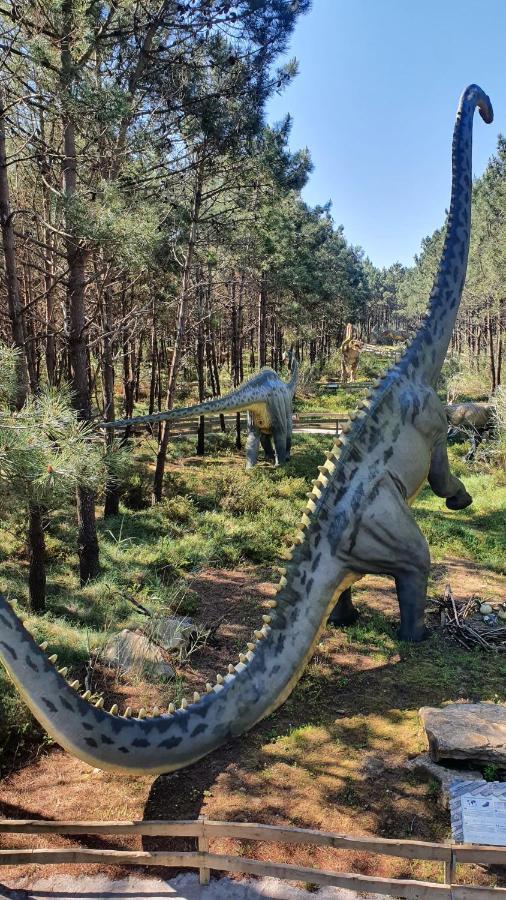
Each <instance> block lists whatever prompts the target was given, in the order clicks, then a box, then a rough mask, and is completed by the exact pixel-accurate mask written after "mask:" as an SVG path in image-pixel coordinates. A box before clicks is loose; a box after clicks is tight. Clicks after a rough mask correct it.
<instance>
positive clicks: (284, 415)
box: [101, 355, 298, 469]
mask: <svg viewBox="0 0 506 900" xmlns="http://www.w3.org/2000/svg"><path fill="white" fill-rule="evenodd" d="M290 368H291V375H290V379H289V380H288V381H283V380H282V379H281V378H280V377H279V375H278V374H277V372H275V371H274V369H270V368H268V367H267V366H266V367H265V368H263V369H261V370H260V372H258V374H257V375H253V376H252V378H249V379H248V380H247V381H245V382H244V383H243V384H241V386H240V387H238V388H237V390H235V391H231V393H230V394H227V395H226V396H225V397H218V398H216V399H215V400H208V401H206V402H205V403H198V404H195V405H193V406H183V407H180V408H179V409H171V410H166V411H164V412H160V413H154V414H153V415H149V416H137V417H135V418H132V419H118V420H116V421H115V422H103V423H102V425H101V427H102V428H126V427H128V426H131V425H145V424H147V423H153V422H178V421H181V420H182V419H189V418H195V417H196V416H200V415H204V414H205V413H225V412H228V413H231V412H241V411H242V410H247V411H248V437H247V439H246V468H247V469H250V468H251V467H252V466H254V465H255V464H256V462H257V458H258V449H259V445H260V444H262V447H263V449H264V450H265V454H266V456H267V458H268V459H274V461H275V463H276V465H282V464H283V463H285V462H288V460H289V459H290V449H291V446H292V430H293V426H292V415H293V398H294V394H295V389H296V386H297V376H298V363H297V360H296V359H295V356H293V355H290ZM273 443H274V450H273V448H272V444H273Z"/></svg>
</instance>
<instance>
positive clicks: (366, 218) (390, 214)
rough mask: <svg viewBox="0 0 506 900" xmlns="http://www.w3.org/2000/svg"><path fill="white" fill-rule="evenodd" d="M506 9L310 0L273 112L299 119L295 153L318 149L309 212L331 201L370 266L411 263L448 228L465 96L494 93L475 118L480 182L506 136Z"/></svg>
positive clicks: (458, 0) (433, 1)
mask: <svg viewBox="0 0 506 900" xmlns="http://www.w3.org/2000/svg"><path fill="white" fill-rule="evenodd" d="M505 47H506V2H505V0H313V8H312V10H311V12H310V13H309V14H308V15H306V16H302V17H301V18H300V19H299V21H298V24H297V27H296V30H295V32H294V34H293V37H292V40H291V42H290V48H289V50H288V53H287V58H290V57H293V56H295V57H297V59H298V60H299V75H298V76H297V78H296V79H295V80H294V81H293V82H292V84H291V85H290V86H289V87H288V88H287V89H286V90H285V91H284V92H283V93H282V94H281V95H280V96H276V97H273V98H272V99H271V100H270V102H269V105H268V110H267V117H268V121H269V122H275V121H278V120H280V119H281V118H283V116H284V115H286V113H288V112H289V113H290V114H291V115H292V116H293V129H292V135H291V141H290V143H291V147H292V149H297V148H299V147H305V146H307V147H309V150H310V152H311V156H312V159H313V163H314V171H313V173H312V175H311V177H310V181H309V184H308V185H307V187H306V188H305V189H304V199H305V200H306V201H307V202H308V203H310V204H311V205H315V204H317V203H325V202H326V201H327V200H331V201H332V212H333V216H334V219H335V221H336V224H343V225H344V229H345V234H346V237H347V238H348V240H349V241H350V242H351V243H353V244H360V245H361V246H362V247H363V248H364V250H365V252H366V253H367V255H368V256H369V257H370V258H371V259H372V261H373V263H375V265H378V266H387V265H390V264H391V263H393V262H395V261H397V260H399V261H400V262H402V263H404V264H406V265H409V264H411V263H412V262H413V256H414V254H415V253H417V252H418V250H419V248H420V242H421V240H422V238H423V237H424V236H425V235H427V234H431V233H432V232H433V231H434V229H435V228H437V227H438V226H440V225H441V224H442V222H443V220H444V215H445V209H446V208H447V206H448V203H449V195H450V146H451V135H452V130H453V120H454V116H455V110H456V108H457V103H458V98H459V96H460V93H461V91H462V89H463V88H464V87H465V86H466V85H467V84H470V83H471V82H476V83H477V84H480V85H481V87H483V88H484V90H485V91H486V92H487V93H488V94H489V96H490V98H491V100H492V103H493V106H494V112H495V120H494V123H493V124H492V125H489V126H486V125H485V124H484V123H483V122H482V121H481V119H480V118H479V117H478V116H477V117H476V120H475V132H474V166H473V167H474V173H475V175H479V174H481V172H482V171H483V169H484V167H485V166H486V164H487V161H488V159H489V157H490V156H491V155H492V154H493V152H494V150H495V147H496V143H497V135H498V134H499V132H501V131H502V132H505V131H506V77H505V76H506V49H505Z"/></svg>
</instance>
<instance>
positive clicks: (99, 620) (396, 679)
mask: <svg viewBox="0 0 506 900" xmlns="http://www.w3.org/2000/svg"><path fill="white" fill-rule="evenodd" d="M325 402H327V398H325ZM355 402H356V400H355ZM333 409H334V410H335V411H336V412H338V411H339V409H336V407H333ZM194 444H195V441H194V439H193V438H186V439H184V440H181V441H178V442H174V443H173V444H172V445H171V447H170V459H169V465H168V468H167V475H166V481H165V499H164V501H163V502H162V503H161V504H160V505H159V506H157V507H156V508H152V507H150V506H148V505H147V503H146V498H147V496H148V495H149V482H150V478H151V471H150V470H151V468H152V463H153V458H154V454H153V450H154V447H153V445H152V444H150V443H149V442H144V443H143V444H142V446H140V447H138V448H137V450H136V453H135V465H134V466H133V467H132V471H131V473H130V476H129V487H128V492H127V495H126V497H125V499H126V500H128V502H129V503H130V506H126V505H123V506H122V508H121V514H120V515H119V516H118V517H117V518H116V519H111V520H108V521H107V522H104V521H102V520H99V529H100V545H101V559H102V566H103V569H102V575H101V577H100V578H99V579H98V580H97V581H95V582H94V583H93V584H90V585H88V586H86V587H84V588H80V587H79V584H78V580H77V575H76V568H77V567H76V558H75V554H74V546H75V530H74V527H73V525H72V524H70V523H69V520H68V517H65V516H62V515H61V516H54V517H53V519H52V522H51V529H50V532H49V533H48V552H49V572H48V575H49V580H48V581H49V591H48V611H47V613H46V615H45V616H42V617H34V616H28V618H27V623H28V626H29V627H30V629H31V630H32V632H33V633H34V635H36V636H37V637H38V638H40V639H41V640H42V639H46V640H48V641H49V644H50V647H51V652H57V653H58V654H59V659H60V660H61V661H62V664H66V665H71V666H72V670H73V677H80V678H81V679H82V678H83V676H84V674H85V671H86V664H87V662H88V660H89V652H90V648H91V647H96V646H100V645H101V644H102V643H103V642H104V641H105V639H106V636H107V634H108V633H110V632H111V631H117V630H119V629H120V628H123V627H125V626H127V625H128V626H135V627H137V626H139V625H142V624H143V622H144V620H143V618H142V617H141V616H140V615H139V614H138V613H137V612H136V611H135V609H134V607H133V605H132V603H131V602H130V600H131V599H133V600H136V601H138V602H141V603H143V604H144V605H146V606H148V607H150V608H151V609H153V610H154V611H158V610H162V609H163V610H164V612H167V610H168V609H170V610H174V611H178V612H183V613H187V614H191V615H192V616H193V617H194V618H195V620H196V621H197V622H201V623H202V624H203V625H205V626H207V627H209V626H212V625H213V624H215V623H216V622H218V621H219V620H221V622H220V624H219V627H218V629H217V632H216V635H215V641H214V643H213V644H212V645H209V646H207V647H205V648H201V649H198V650H196V651H195V653H194V654H193V655H192V656H191V657H190V659H189V660H187V661H186V662H184V663H179V662H177V661H174V665H175V669H176V676H175V678H174V679H172V680H170V681H166V682H163V683H160V682H153V681H150V680H149V679H144V680H143V679H138V680H137V681H135V682H132V683H125V682H124V681H121V682H119V681H118V680H115V679H113V678H112V676H111V675H110V673H107V671H105V670H103V669H101V668H100V667H99V668H98V669H97V670H96V672H95V676H94V677H95V685H94V686H95V687H96V688H97V689H100V690H101V691H103V692H104V694H105V696H106V698H107V701H108V702H109V701H110V702H113V701H116V702H119V703H120V704H123V705H127V704H132V705H134V706H137V707H139V706H141V705H142V706H146V705H153V704H154V703H155V702H156V703H158V705H161V706H162V707H163V706H166V705H167V704H168V702H169V701H170V700H172V699H178V698H180V697H181V695H182V693H183V691H184V689H185V687H186V688H187V690H188V691H189V692H191V691H192V690H195V689H197V690H199V689H201V686H202V682H203V681H205V680H207V679H208V678H209V675H210V674H211V673H212V672H213V671H222V670H223V668H224V667H225V665H226V663H227V662H229V661H231V660H233V659H235V658H236V656H237V653H238V651H239V650H240V649H241V648H242V647H243V646H244V642H245V641H246V640H248V639H249V635H250V634H251V630H252V628H253V627H255V626H256V623H257V622H258V620H259V612H260V611H262V610H261V607H262V603H264V601H265V599H266V598H267V597H268V596H269V593H270V591H272V588H271V584H272V583H273V582H275V581H276V580H277V573H276V566H277V564H278V561H279V554H280V553H281V552H282V550H283V548H284V547H285V546H287V545H288V544H290V543H291V537H292V536H293V534H294V532H295V530H296V528H297V523H298V521H299V518H300V514H301V511H302V509H303V507H304V505H305V502H306V498H305V495H306V492H307V491H308V489H309V487H310V484H311V480H312V479H313V478H314V477H315V473H316V470H317V466H318V465H319V464H320V463H321V461H322V457H323V453H324V451H325V450H326V449H328V447H329V444H330V441H329V438H328V437H321V436H318V435H303V434H301V435H297V436H296V438H295V441H294V450H293V456H292V460H291V462H290V463H289V465H288V466H287V467H285V468H284V469H274V468H272V467H267V466H265V465H259V466H258V467H257V468H256V469H254V470H252V471H250V472H245V471H244V468H243V466H244V460H243V457H242V455H241V454H239V453H237V451H236V450H235V449H234V446H233V437H232V436H231V435H225V436H220V435H213V436H212V437H211V438H210V439H209V443H208V452H207V455H206V457H205V458H204V459H198V458H197V457H195V456H193V455H192V453H193V448H194ZM464 450H465V448H463V447H455V448H452V449H451V456H452V463H453V467H454V470H455V471H456V472H457V473H458V474H461V475H465V480H466V484H467V486H468V488H469V489H470V491H471V493H472V494H473V495H474V498H475V502H474V504H473V505H472V506H471V507H470V508H469V509H468V510H465V511H464V512H458V513H457V512H455V513H453V512H450V511H448V510H446V508H445V506H444V504H442V502H441V501H440V500H439V499H438V498H436V497H434V496H433V495H432V494H431V493H430V491H429V490H428V489H425V490H424V491H423V492H422V493H421V495H420V496H419V498H418V500H417V503H416V509H415V515H416V517H417V519H418V521H419V523H420V526H421V527H422V529H423V531H424V532H425V534H426V535H427V537H428V539H429V543H430V545H431V552H432V558H433V561H434V562H435V564H436V565H435V566H434V571H433V577H432V580H431V586H430V590H431V592H432V593H440V592H441V591H442V588H443V586H444V582H445V580H446V579H448V578H449V579H450V580H451V581H452V586H453V587H454V589H455V590H456V592H457V594H458V592H459V591H461V592H463V595H469V594H470V593H471V592H474V591H477V592H481V593H482V594H483V595H486V596H490V597H493V598H494V599H499V598H500V597H501V595H502V598H503V599H506V595H505V588H504V579H502V578H501V576H502V575H504V572H505V560H506V553H505V550H506V535H505V529H504V512H503V510H504V508H505V503H506V484H505V483H504V481H503V482H502V483H501V480H500V479H499V478H498V474H497V472H496V471H492V470H486V468H485V467H484V466H483V465H481V464H479V463H476V464H473V465H470V464H467V463H465V462H464V461H463V459H462V456H463V453H464ZM132 504H133V505H135V506H137V507H138V508H136V509H133V508H131V506H132ZM139 507H140V508H139ZM0 548H1V550H0V588H1V589H2V590H3V591H4V592H5V593H6V594H7V596H8V597H10V598H11V599H12V598H16V599H17V606H18V611H19V612H20V613H23V612H24V608H25V605H26V557H25V549H24V535H23V529H22V523H16V521H15V520H14V519H13V520H12V521H10V522H7V523H4V524H3V525H2V526H1V527H0ZM452 567H453V568H452ZM452 573H453V574H452ZM455 573H456V574H455ZM453 578H455V583H454V582H453V580H452V579H453ZM356 598H357V602H358V605H359V608H360V610H361V616H360V619H359V621H358V623H357V624H356V625H355V626H353V627H352V628H349V629H347V630H346V631H338V630H332V629H329V630H328V631H327V632H326V633H325V636H324V638H323V639H322V643H321V645H320V647H319V649H318V653H317V654H316V656H315V658H314V659H313V660H312V662H311V664H310V665H309V667H308V669H307V672H306V674H305V676H304V678H303V679H302V681H301V682H300V684H299V685H298V687H297V689H296V690H295V691H294V693H293V695H292V696H291V698H290V699H289V700H288V702H287V703H286V704H285V705H284V706H283V708H282V709H281V710H280V711H279V712H278V713H277V714H275V715H274V716H271V717H270V718H269V719H268V720H266V722H264V723H262V724H261V725H260V726H258V727H257V728H256V729H254V731H253V732H252V733H251V734H250V735H248V736H246V737H244V738H242V739H240V741H238V742H236V743H235V744H234V745H233V746H231V747H230V748H225V749H224V750H223V751H220V752H219V753H218V754H214V755H213V756H212V757H210V758H209V759H208V760H206V761H204V762H203V763H201V764H197V765H196V766H194V767H192V768H191V769H190V770H188V771H187V772H184V773H181V774H180V775H178V776H172V778H170V779H157V781H156V782H155V783H154V784H153V783H152V782H151V780H149V779H141V780H140V781H139V782H138V783H137V782H136V784H137V787H136V788H135V790H133V789H132V783H133V781H135V780H134V779H126V780H125V779H123V780H121V779H119V778H118V779H113V780H112V781H113V782H114V788H113V793H112V796H111V798H110V801H108V803H107V804H106V806H105V807H104V806H103V804H102V798H101V795H102V793H103V788H104V785H103V782H102V780H101V778H100V776H96V777H95V778H94V779H92V780H91V781H90V775H89V772H88V771H87V767H86V766H84V764H80V763H77V762H76V761H74V760H70V759H69V758H67V757H66V756H65V754H61V753H59V751H55V750H53V751H52V752H51V754H50V756H49V757H46V755H45V752H44V751H45V750H46V749H49V747H50V744H49V742H48V740H47V738H45V737H44V736H43V735H42V733H41V731H40V729H38V727H37V726H36V725H35V724H34V722H33V720H32V718H31V716H30V714H29V713H27V712H26V710H25V708H24V706H23V705H22V703H21V702H20V701H19V700H18V697H17V695H16V693H15V692H14V690H13V688H12V687H11V685H10V683H9V682H8V680H7V679H6V678H5V676H4V675H3V674H2V673H0V753H1V761H2V765H3V770H4V772H9V771H10V772H12V771H13V769H14V768H16V766H17V764H18V763H19V762H21V761H26V759H27V757H28V754H29V752H32V753H36V754H37V755H38V757H39V759H40V761H39V762H38V763H37V765H36V766H32V767H30V769H29V770H25V772H27V771H29V775H25V774H24V773H23V771H20V772H19V773H17V774H12V775H11V777H10V778H9V779H8V780H7V782H6V783H5V785H4V789H3V791H2V792H0V803H3V805H4V806H3V808H4V811H5V810H8V811H9V810H10V809H11V807H16V802H17V801H16V798H20V797H22V796H25V794H24V792H25V791H27V794H26V798H28V799H26V803H27V804H28V806H29V809H28V812H29V813H33V814H36V813H37V812H38V811H39V812H40V814H43V812H44V810H43V809H42V805H43V804H45V805H46V808H49V807H47V804H48V803H50V802H51V801H50V800H49V799H48V796H46V795H45V794H44V795H43V794H41V797H42V796H43V800H41V801H40V804H39V799H38V798H37V797H36V796H34V793H33V786H34V784H35V785H36V784H37V783H39V780H40V783H41V785H42V783H45V781H44V779H47V778H48V777H49V776H48V772H49V771H50V766H51V763H50V760H51V757H53V758H54V759H55V760H56V759H57V762H56V763H53V765H54V764H56V765H57V768H58V771H59V772H60V777H59V780H58V782H57V784H55V785H54V789H53V790H54V794H55V796H56V794H57V795H58V798H59V799H58V803H59V804H60V806H59V807H58V808H59V809H60V815H62V816H63V815H64V814H65V811H67V812H66V814H67V816H68V818H72V817H74V818H77V817H78V816H79V815H82V816H84V817H86V816H88V818H93V817H94V814H93V808H95V809H96V808H97V804H98V807H99V808H100V809H102V810H103V814H104V816H105V817H107V816H108V815H110V816H111V817H112V818H114V817H116V818H117V817H119V816H120V814H124V815H127V816H134V815H137V816H139V815H140V816H142V815H143V814H145V815H147V816H148V817H155V816H158V815H162V816H166V815H167V811H168V810H170V815H174V816H176V817H181V818H184V817H186V816H188V817H192V816H193V815H196V814H200V813H201V812H205V813H206V814H208V815H210V816H212V817H214V818H220V817H222V818H226V817H230V818H238V819H240V818H248V819H250V820H252V819H258V820H260V821H274V822H277V823H281V822H292V823H293V824H296V825H300V826H309V827H322V828H326V829H335V830H338V831H355V832H362V833H363V832H370V833H373V834H384V835H391V836H399V837H405V836H408V837H409V836H412V837H421V838H426V839H440V838H443V837H445V836H447V833H448V819H447V815H446V813H444V812H442V811H441V810H440V808H439V807H438V806H437V803H436V800H437V791H436V789H435V785H434V784H432V783H430V782H424V781H423V779H422V780H420V778H419V777H418V776H415V775H413V774H412V773H410V772H406V770H404V769H403V768H402V763H403V762H404V761H405V760H406V758H407V757H408V756H409V755H413V754H415V753H416V752H419V751H420V750H421V749H422V748H423V736H422V734H421V732H420V728H419V725H418V720H417V710H418V708H419V707H420V706H421V705H424V704H438V703H440V702H442V701H444V700H450V699H462V698H471V699H485V700H491V701H496V702H497V701H500V702H503V701H504V700H505V699H506V694H505V684H506V681H505V675H506V660H505V661H502V658H501V657H494V656H484V655H482V654H481V653H480V652H479V651H475V652H465V651H463V650H462V649H460V648H458V647H453V646H450V645H448V643H447V640H446V638H445V637H444V635H442V634H441V632H440V630H439V628H438V623H437V620H433V622H432V628H431V636H430V638H429V640H428V641H426V642H425V643H424V644H423V645H421V646H417V647H409V646H405V645H402V644H399V643H398V642H397V640H396V637H395V627H396V621H397V610H396V604H395V598H394V595H393V592H392V589H391V585H390V584H389V583H387V582H385V580H383V579H368V580H367V581H366V582H364V583H362V584H361V585H360V586H358V587H357V589H356ZM41 751H42V756H41ZM110 781H111V780H110V778H109V776H108V783H109V782H110ZM27 784H28V785H30V787H29V788H27ZM78 788H79V790H78ZM62 792H63V793H64V794H65V799H63V798H62ZM35 793H36V792H35ZM127 795H128V796H127ZM267 798H268V799H267ZM53 799H54V798H53ZM61 804H63V806H62V805H61ZM65 804H66V805H65ZM70 804H72V805H70ZM119 810H123V813H120V812H119ZM9 814H13V813H9ZM19 814H21V813H19ZM230 847H231V845H230V844H228V845H226V844H224V845H223V846H222V847H217V848H216V849H217V850H218V849H222V850H223V849H227V848H230ZM250 851H251V852H255V853H257V854H258V855H260V856H261V855H262V854H264V855H268V853H269V852H270V851H268V850H267V849H265V850H263V849H262V848H261V847H260V848H259V847H257V846H255V847H252V848H248V852H250ZM329 854H330V855H329ZM280 858H281V857H280ZM310 859H313V861H315V862H317V864H318V865H321V866H323V867H325V866H326V865H335V864H336V861H337V863H339V865H342V866H344V867H346V865H356V866H358V868H359V869H360V870H361V871H364V872H367V871H371V866H372V861H371V860H370V859H369V858H366V856H365V855H360V854H355V855H354V858H353V859H345V858H344V857H343V856H342V855H341V856H339V854H337V855H336V854H335V853H333V852H330V851H329V853H327V852H326V851H325V852H324V851H321V852H320V851H318V854H317V858H315V854H314V852H313V850H311V851H310V850H308V851H307V852H306V851H301V853H300V855H299V856H298V857H297V861H298V862H299V863H300V864H304V863H308V862H309V861H310ZM292 861H294V860H293V859H292ZM382 866H383V869H382V872H383V873H384V874H385V873H387V872H390V873H395V874H397V875H399V876H401V875H403V874H405V875H409V874H415V873H416V874H417V875H418V876H419V877H424V876H426V875H428V874H434V873H435V871H436V870H435V869H434V868H432V869H431V867H430V866H429V864H424V865H423V864H415V863H411V862H407V861H403V862H402V863H401V862H399V861H397V862H393V861H391V860H390V861H388V860H387V861H385V862H384V863H382ZM429 870H430V872H429ZM376 871H377V869H376Z"/></svg>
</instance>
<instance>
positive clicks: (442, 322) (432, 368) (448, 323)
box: [399, 84, 493, 385]
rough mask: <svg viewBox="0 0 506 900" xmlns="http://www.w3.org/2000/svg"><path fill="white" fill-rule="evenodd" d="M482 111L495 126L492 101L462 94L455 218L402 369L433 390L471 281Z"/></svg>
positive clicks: (472, 90) (471, 91)
mask: <svg viewBox="0 0 506 900" xmlns="http://www.w3.org/2000/svg"><path fill="white" fill-rule="evenodd" d="M477 106H478V108H479V110H480V115H481V117H482V119H483V120H484V121H485V122H487V123H490V122H492V120H493V111H492V105H491V103H490V100H489V98H488V97H487V95H486V94H485V93H484V91H482V89H481V88H479V87H478V86H477V85H475V84H472V85H470V86H469V87H468V88H466V90H465V91H464V93H463V94H462V97H461V98H460V103H459V108H458V111H457V119H456V122H455V130H454V133H453V145H452V193H451V202H450V212H449V215H448V222H447V225H446V235H445V241H444V246H443V252H442V254H441V260H440V263H439V268H438V271H437V274H436V278H435V280H434V284H433V287H432V291H431V294H430V299H429V307H428V311H427V314H426V319H425V322H424V324H423V325H422V327H421V328H420V330H419V331H418V333H417V335H416V337H415V339H414V341H413V342H412V344H411V346H410V347H409V349H408V351H407V353H406V354H405V356H404V358H403V359H402V360H401V362H400V363H399V366H400V367H401V368H408V367H409V366H410V365H413V367H414V369H415V370H417V371H418V373H419V374H420V375H422V377H424V378H425V380H426V381H428V382H429V383H430V384H432V385H435V384H436V382H437V379H438V377H439V374H440V372H441V368H442V365H443V362H444V359H445V356H446V352H447V350H448V346H449V344H450V340H451V335H452V331H453V326H454V325H455V320H456V318H457V313H458V309H459V303H460V299H461V296H462V289H463V287H464V281H465V277H466V269H467V257H468V253H469V238H470V234H471V194H472V136H473V114H474V110H475V108H476V107H477Z"/></svg>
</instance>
